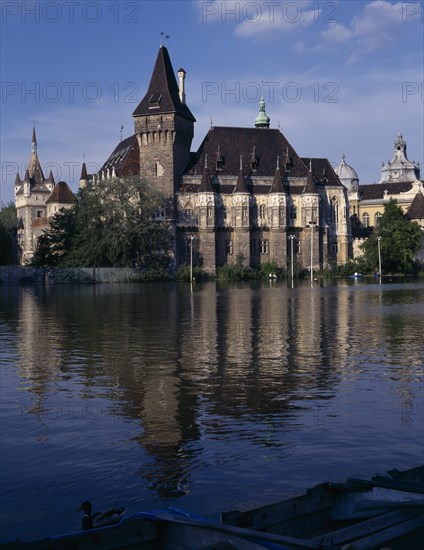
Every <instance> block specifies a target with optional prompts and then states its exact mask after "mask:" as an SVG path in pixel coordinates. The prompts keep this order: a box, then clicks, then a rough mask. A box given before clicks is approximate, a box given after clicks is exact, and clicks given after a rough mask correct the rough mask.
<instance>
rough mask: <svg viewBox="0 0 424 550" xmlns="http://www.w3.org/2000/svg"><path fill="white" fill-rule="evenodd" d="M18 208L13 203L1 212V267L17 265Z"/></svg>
mask: <svg viewBox="0 0 424 550" xmlns="http://www.w3.org/2000/svg"><path fill="white" fill-rule="evenodd" d="M17 223H18V220H17V216H16V208H15V205H14V204H13V203H9V204H8V205H7V206H3V207H2V208H1V210H0V265H10V264H14V263H16V259H17V258H16V256H17V243H16V228H17Z"/></svg>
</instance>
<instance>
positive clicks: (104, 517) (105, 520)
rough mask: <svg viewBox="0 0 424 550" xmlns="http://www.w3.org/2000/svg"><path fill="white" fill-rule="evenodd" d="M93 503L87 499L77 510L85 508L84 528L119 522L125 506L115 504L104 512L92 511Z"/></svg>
mask: <svg viewBox="0 0 424 550" xmlns="http://www.w3.org/2000/svg"><path fill="white" fill-rule="evenodd" d="M92 509H93V508H92V504H91V502H90V501H89V500H85V501H84V502H83V503H82V504H81V506H80V507H79V508H78V510H77V512H79V511H81V510H84V517H83V518H82V528H83V529H93V528H96V527H106V526H107V525H115V524H116V523H119V522H120V521H121V518H122V514H123V513H124V512H125V508H122V507H117V506H113V507H112V508H109V509H108V510H105V511H104V512H94V513H93V512H92Z"/></svg>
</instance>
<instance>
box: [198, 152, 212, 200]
mask: <svg viewBox="0 0 424 550" xmlns="http://www.w3.org/2000/svg"><path fill="white" fill-rule="evenodd" d="M199 192H203V193H205V192H206V193H213V192H214V191H213V188H212V180H211V175H210V172H209V168H208V155H207V154H206V155H205V168H204V170H203V175H202V181H201V183H200V187H199Z"/></svg>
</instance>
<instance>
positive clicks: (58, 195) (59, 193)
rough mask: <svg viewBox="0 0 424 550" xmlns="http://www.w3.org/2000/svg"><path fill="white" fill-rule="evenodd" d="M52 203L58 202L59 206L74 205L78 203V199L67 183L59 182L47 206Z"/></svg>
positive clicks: (47, 201)
mask: <svg viewBox="0 0 424 550" xmlns="http://www.w3.org/2000/svg"><path fill="white" fill-rule="evenodd" d="M52 202H57V203H59V204H74V203H75V202H77V199H76V197H75V195H74V194H73V193H72V191H71V189H70V187H69V185H68V184H67V183H66V182H65V181H59V183H58V184H57V185H56V186H55V188H54V189H53V191H52V193H51V195H50V197H49V198H48V199H47V200H46V204H49V203H52Z"/></svg>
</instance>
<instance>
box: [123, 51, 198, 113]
mask: <svg viewBox="0 0 424 550" xmlns="http://www.w3.org/2000/svg"><path fill="white" fill-rule="evenodd" d="M184 75H185V72H184ZM162 113H177V114H179V115H181V116H183V117H185V118H187V119H189V120H191V121H193V122H194V121H195V120H196V119H195V118H194V116H193V115H192V113H191V111H190V109H189V108H188V107H187V105H186V104H185V103H182V102H181V99H180V90H179V88H178V84H177V80H176V78H175V74H174V69H173V67H172V63H171V59H170V58H169V53H168V50H167V49H166V47H165V46H163V45H161V47H160V48H159V52H158V56H157V58H156V63H155V66H154V69H153V73H152V77H151V79H150V84H149V88H148V90H147V93H146V95H145V96H144V98H143V99H142V100H141V101H140V103H139V105H138V107H137V109H136V110H135V111H134V113H133V116H134V117H137V116H142V115H150V114H162Z"/></svg>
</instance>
